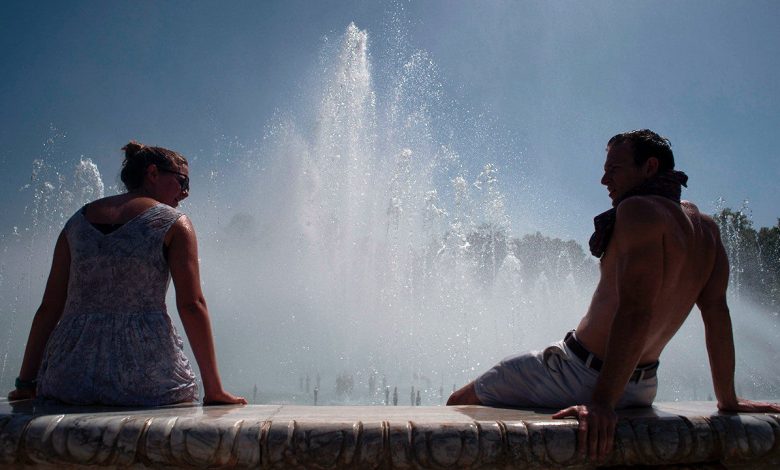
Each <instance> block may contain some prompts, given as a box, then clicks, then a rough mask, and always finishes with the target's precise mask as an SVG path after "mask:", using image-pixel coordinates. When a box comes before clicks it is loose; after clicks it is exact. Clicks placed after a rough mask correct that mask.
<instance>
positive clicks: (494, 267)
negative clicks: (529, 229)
mask: <svg viewBox="0 0 780 470" xmlns="http://www.w3.org/2000/svg"><path fill="white" fill-rule="evenodd" d="M713 219H714V220H715V222H716V223H717V225H718V227H719V228H720V232H721V239H722V240H723V245H724V247H725V249H726V254H727V255H728V259H729V264H730V276H729V293H730V295H731V296H733V297H736V298H746V299H749V300H751V301H754V302H757V303H759V304H760V305H763V306H765V307H767V308H768V309H769V310H770V311H772V312H777V311H778V310H780V219H778V222H777V225H775V226H774V227H760V228H758V229H756V228H755V227H754V225H753V221H752V220H751V219H750V217H749V215H748V214H747V213H746V211H744V210H732V209H730V208H725V209H722V210H721V211H720V212H718V213H717V214H715V215H714V216H713ZM467 240H468V244H469V250H468V251H469V252H470V255H471V256H472V257H473V259H474V261H475V265H476V268H477V270H478V271H479V275H478V277H479V278H480V279H481V280H482V282H483V283H484V284H485V285H486V286H487V285H492V283H493V281H494V280H495V278H496V276H497V275H498V273H499V271H500V270H501V268H502V266H503V265H504V264H505V263H507V261H508V259H509V257H510V256H511V257H513V258H514V259H516V260H518V261H519V263H518V269H519V274H520V276H521V278H522V279H523V280H524V282H534V281H535V280H537V279H539V277H540V276H544V278H545V279H546V280H547V281H549V282H550V283H552V284H557V283H560V282H564V281H568V282H574V283H575V284H576V285H578V286H580V287H586V288H589V286H592V285H594V280H595V276H596V275H597V271H598V270H597V263H596V261H595V258H593V257H591V256H590V254H589V253H588V252H587V251H585V250H584V249H583V247H582V246H581V245H580V244H578V243H577V242H576V241H574V240H568V241H565V240H561V239H559V238H551V237H548V236H546V235H543V234H541V233H539V232H536V233H534V234H527V235H524V236H522V237H511V236H509V235H508V234H507V232H506V230H505V229H502V228H498V227H496V226H493V225H489V224H485V225H482V226H479V227H478V228H476V230H474V231H472V232H471V233H469V234H468V235H467Z"/></svg>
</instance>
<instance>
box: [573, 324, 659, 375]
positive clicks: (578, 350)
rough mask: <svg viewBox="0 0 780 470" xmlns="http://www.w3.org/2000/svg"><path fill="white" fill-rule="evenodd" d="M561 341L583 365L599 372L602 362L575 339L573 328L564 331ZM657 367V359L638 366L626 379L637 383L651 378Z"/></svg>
mask: <svg viewBox="0 0 780 470" xmlns="http://www.w3.org/2000/svg"><path fill="white" fill-rule="evenodd" d="M563 342H564V343H566V346H568V347H569V349H571V351H572V352H573V353H574V355H575V356H577V357H578V358H579V359H580V360H581V361H582V362H584V363H585V367H588V368H591V369H593V370H595V371H596V372H601V366H602V364H603V362H602V361H601V359H599V358H598V357H596V355H595V354H593V353H592V352H590V351H588V349H587V348H586V347H585V346H583V345H582V343H580V342H579V341H578V340H577V338H576V337H575V336H574V330H571V331H569V332H568V333H566V336H565V337H564V339H563ZM657 369H658V361H656V362H654V363H652V364H649V365H644V366H639V367H637V368H636V369H634V372H632V373H631V377H630V378H629V379H628V381H629V382H634V383H638V382H641V381H642V380H644V379H652V378H653V377H655V375H656V370H657Z"/></svg>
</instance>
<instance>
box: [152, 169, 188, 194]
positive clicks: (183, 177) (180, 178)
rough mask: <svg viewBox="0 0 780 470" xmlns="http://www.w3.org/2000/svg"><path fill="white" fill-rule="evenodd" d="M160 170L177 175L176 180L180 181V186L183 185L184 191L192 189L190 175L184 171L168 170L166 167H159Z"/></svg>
mask: <svg viewBox="0 0 780 470" xmlns="http://www.w3.org/2000/svg"><path fill="white" fill-rule="evenodd" d="M158 170H160V171H164V172H165V173H173V174H174V175H176V176H177V178H176V181H178V182H179V186H181V190H182V191H189V190H190V177H189V176H187V175H185V174H184V173H179V172H178V171H173V170H168V169H165V168H158Z"/></svg>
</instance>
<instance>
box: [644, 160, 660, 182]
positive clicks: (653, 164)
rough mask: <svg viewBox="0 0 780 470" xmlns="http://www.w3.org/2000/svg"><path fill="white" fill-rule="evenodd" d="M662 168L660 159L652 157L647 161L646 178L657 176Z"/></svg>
mask: <svg viewBox="0 0 780 470" xmlns="http://www.w3.org/2000/svg"><path fill="white" fill-rule="evenodd" d="M659 166H660V162H659V161H658V158H656V157H650V158H648V159H647V160H646V161H645V167H644V171H645V176H647V177H651V176H655V175H656V174H657V173H658V167H659Z"/></svg>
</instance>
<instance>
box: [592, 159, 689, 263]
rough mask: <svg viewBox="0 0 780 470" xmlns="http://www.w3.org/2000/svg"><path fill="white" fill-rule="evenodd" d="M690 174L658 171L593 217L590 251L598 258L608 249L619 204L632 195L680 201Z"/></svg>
mask: <svg viewBox="0 0 780 470" xmlns="http://www.w3.org/2000/svg"><path fill="white" fill-rule="evenodd" d="M687 183H688V175H686V174H685V173H683V172H682V171H675V170H668V171H664V172H663V173H658V174H657V175H655V176H654V177H652V178H650V179H648V180H646V181H644V182H643V183H642V184H640V185H639V186H637V187H635V188H632V189H630V190H629V191H627V192H626V194H624V195H623V196H621V197H620V198H618V199H616V200H615V201H614V202H613V203H612V206H613V207H612V209H610V210H608V211H605V212H602V213H601V214H599V215H597V216H596V217H594V218H593V225H594V226H595V228H596V230H595V231H594V232H593V235H591V236H590V242H589V244H590V252H591V254H593V256H595V257H596V258H601V257H602V256H603V255H604V252H605V251H607V245H609V240H610V238H612V230H613V229H614V228H615V218H616V217H617V207H618V205H619V204H620V203H621V202H623V201H625V200H626V199H628V198H630V197H631V196H662V197H665V198H667V199H671V200H672V201H674V202H676V203H677V204H679V203H680V193H681V192H682V186H685V187H686V188H687V187H688V184H687Z"/></svg>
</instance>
